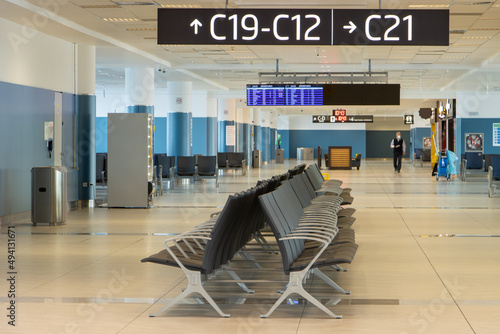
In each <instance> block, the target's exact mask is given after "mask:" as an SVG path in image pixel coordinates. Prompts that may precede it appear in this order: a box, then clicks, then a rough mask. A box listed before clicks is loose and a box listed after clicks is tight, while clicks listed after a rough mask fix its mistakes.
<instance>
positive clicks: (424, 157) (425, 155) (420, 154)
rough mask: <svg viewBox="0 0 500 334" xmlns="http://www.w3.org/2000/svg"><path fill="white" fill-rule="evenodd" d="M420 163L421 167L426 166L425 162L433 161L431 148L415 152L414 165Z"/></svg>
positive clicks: (417, 149)
mask: <svg viewBox="0 0 500 334" xmlns="http://www.w3.org/2000/svg"><path fill="white" fill-rule="evenodd" d="M417 161H420V166H423V165H424V161H431V149H430V148H416V149H415V152H413V165H414V166H415V163H416V162H417Z"/></svg>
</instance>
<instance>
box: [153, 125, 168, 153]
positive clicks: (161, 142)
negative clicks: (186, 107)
mask: <svg viewBox="0 0 500 334" xmlns="http://www.w3.org/2000/svg"><path fill="white" fill-rule="evenodd" d="M154 151H155V153H160V154H166V153H167V118H166V117H155V147H154Z"/></svg>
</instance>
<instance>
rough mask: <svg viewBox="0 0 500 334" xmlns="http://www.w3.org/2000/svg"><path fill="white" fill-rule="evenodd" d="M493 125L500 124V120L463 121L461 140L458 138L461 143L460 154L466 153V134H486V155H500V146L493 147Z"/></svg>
mask: <svg viewBox="0 0 500 334" xmlns="http://www.w3.org/2000/svg"><path fill="white" fill-rule="evenodd" d="M493 123H500V118H463V119H461V122H460V123H459V124H460V126H461V131H462V133H461V135H460V138H456V141H460V148H461V152H460V153H464V152H465V143H464V140H465V134H466V133H484V146H483V148H484V154H500V146H493ZM457 136H458V135H457ZM457 155H458V154H457Z"/></svg>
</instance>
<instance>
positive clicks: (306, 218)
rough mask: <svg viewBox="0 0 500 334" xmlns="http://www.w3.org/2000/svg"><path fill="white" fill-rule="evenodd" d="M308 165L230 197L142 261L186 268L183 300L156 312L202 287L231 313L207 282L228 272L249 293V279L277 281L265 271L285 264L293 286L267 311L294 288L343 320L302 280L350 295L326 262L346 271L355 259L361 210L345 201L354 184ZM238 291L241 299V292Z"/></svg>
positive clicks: (205, 294)
mask: <svg viewBox="0 0 500 334" xmlns="http://www.w3.org/2000/svg"><path fill="white" fill-rule="evenodd" d="M305 167H306V165H305V164H304V165H299V166H296V167H295V168H292V169H290V170H289V171H288V172H286V173H283V174H280V175H275V176H274V177H272V178H270V179H267V180H261V181H259V182H258V183H257V185H256V186H254V187H252V188H250V189H248V190H246V191H242V192H240V193H237V194H234V195H230V196H229V197H228V199H227V201H226V204H225V205H224V208H223V209H222V211H220V212H218V213H215V214H213V215H212V216H211V217H210V218H209V219H208V220H206V221H205V222H203V223H202V224H200V225H198V226H196V227H195V228H193V229H191V230H190V231H187V232H184V233H181V234H179V235H177V236H174V237H171V238H168V239H166V240H165V241H164V243H163V245H164V249H163V250H161V251H160V252H158V253H156V254H153V255H151V256H149V257H146V258H144V259H142V262H150V263H156V264H162V265H167V266H172V267H178V268H180V269H181V270H182V271H183V272H184V274H185V275H186V278H187V283H188V286H187V288H185V289H184V290H183V291H182V292H181V293H180V294H179V295H178V296H177V297H176V298H174V299H173V300H171V301H169V302H168V303H167V305H166V306H165V307H163V308H162V309H161V310H160V311H158V312H157V313H155V314H152V315H151V316H158V315H161V314H162V313H164V312H165V311H166V310H167V309H169V308H170V307H172V306H173V305H175V304H176V303H177V302H179V301H180V300H182V299H183V298H186V297H188V296H189V295H190V294H192V293H198V294H200V295H202V296H203V297H204V299H205V300H206V301H207V302H208V303H209V304H210V305H211V306H212V307H213V308H214V309H215V310H216V311H217V312H218V313H219V315H221V316H222V317H229V316H230V315H229V314H228V313H225V312H223V311H222V309H221V308H220V307H219V305H217V304H216V303H215V301H214V299H213V298H212V297H211V296H210V294H209V293H208V292H207V290H206V289H205V287H204V283H205V282H207V281H209V280H216V278H217V276H222V275H224V273H225V274H229V275H230V277H231V278H232V279H233V281H234V282H235V283H236V284H238V285H239V286H240V287H241V288H242V289H243V290H244V291H245V292H247V293H253V290H251V289H250V288H249V287H248V286H247V285H246V284H245V283H252V281H253V282H254V283H255V284H257V283H263V282H270V280H269V278H268V279H267V280H266V279H262V276H264V278H266V275H269V273H272V272H274V271H276V270H279V271H281V272H283V273H284V274H285V275H286V276H288V284H286V281H279V282H280V283H281V284H282V285H285V284H286V285H285V286H284V288H283V289H282V290H280V291H279V293H281V296H280V297H279V298H278V299H277V300H276V302H275V303H274V305H273V306H272V307H271V309H270V310H269V311H268V312H267V313H266V314H263V315H261V317H263V318H267V317H269V316H270V315H271V314H272V312H273V311H274V310H275V309H276V308H277V307H278V306H279V305H280V304H281V303H282V302H283V301H284V300H285V299H287V297H288V296H289V295H290V294H292V293H294V294H299V295H300V296H302V297H303V298H305V299H307V300H308V301H309V302H311V303H312V304H313V305H315V306H317V307H318V308H320V309H321V310H322V311H324V312H325V313H327V314H328V315H330V316H332V317H334V318H340V317H341V316H339V315H336V314H334V313H333V312H332V311H330V310H329V309H328V308H327V307H326V306H325V305H323V304H322V303H321V302H319V301H318V300H317V299H316V298H315V297H313V296H312V295H311V294H310V293H309V292H307V291H306V290H305V289H304V287H303V283H304V282H305V281H306V280H307V279H308V278H309V277H310V276H311V275H314V276H315V277H317V278H319V279H321V280H323V281H324V282H326V283H327V284H328V285H329V286H330V287H332V288H333V289H334V291H335V292H336V293H343V294H349V293H350V292H349V291H346V290H344V289H343V288H341V287H340V286H339V285H338V284H336V283H335V282H334V281H333V280H332V279H331V278H330V277H329V276H327V275H326V274H325V273H324V272H323V271H321V270H320V268H326V267H328V268H333V269H335V271H337V272H341V271H347V270H346V269H344V268H342V267H340V265H341V264H348V263H351V262H352V260H353V258H354V255H355V254H356V251H357V248H358V246H357V244H356V243H355V234H354V230H353V229H352V228H351V226H352V224H353V222H354V221H355V218H354V217H353V216H352V215H353V213H354V212H355V209H353V208H345V207H343V206H344V205H346V204H348V203H352V201H353V198H352V196H350V189H342V188H340V186H341V183H342V182H341V181H339V180H331V181H326V182H325V181H324V180H323V177H322V175H321V173H320V171H319V169H318V166H317V165H311V166H309V167H308V168H307V169H306V168H305ZM317 187H319V191H317V189H316V188H317ZM339 190H340V193H339ZM338 195H343V196H338ZM277 256H280V257H281V259H280V260H279V263H280V264H281V265H280V266H281V268H279V269H277V268H276V264H275V262H276V260H277V258H276V257H277ZM238 271H241V272H243V273H247V274H248V275H250V276H251V277H250V279H244V280H241V279H240V277H239V275H238V273H237V272H238ZM272 277H275V275H273V276H272ZM224 282H227V280H226V279H225V280H224ZM274 282H275V281H274ZM228 293H229V294H230V293H231V292H228ZM235 297H238V298H241V293H237V295H235Z"/></svg>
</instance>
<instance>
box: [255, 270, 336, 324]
mask: <svg viewBox="0 0 500 334" xmlns="http://www.w3.org/2000/svg"><path fill="white" fill-rule="evenodd" d="M306 274H307V270H302V271H299V272H292V273H290V281H289V285H288V287H287V289H286V291H285V292H284V293H283V294H282V295H281V297H280V298H279V299H278V300H277V301H276V303H274V305H273V307H271V309H270V310H269V312H267V313H266V314H264V315H261V316H260V317H261V318H267V317H269V316H270V315H271V314H272V313H273V312H274V310H276V308H277V307H278V306H280V304H281V303H282V302H283V301H284V300H285V299H286V298H287V297H288V296H289V295H291V294H292V293H296V294H299V295H300V296H302V297H304V298H305V299H307V301H309V302H311V303H312V304H313V305H315V306H316V307H317V308H319V309H320V310H322V311H323V312H325V313H326V314H328V315H329V316H331V317H332V318H335V319H342V316H341V315H336V314H334V313H333V312H332V311H330V310H329V309H327V308H326V307H325V306H324V305H323V304H321V303H320V302H319V301H318V300H317V299H316V298H314V297H313V296H311V294H310V293H309V292H307V291H306V290H304V287H303V286H302V281H303V279H304V277H305V275H306Z"/></svg>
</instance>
